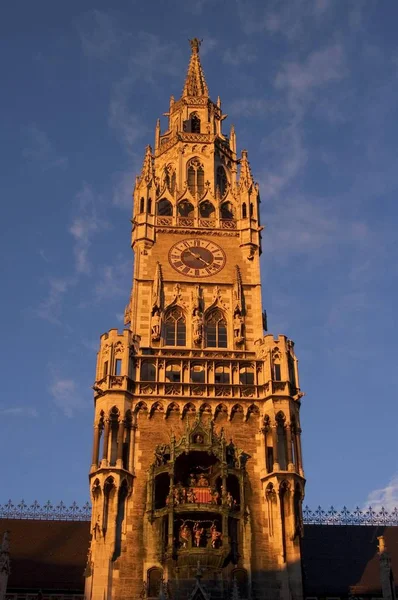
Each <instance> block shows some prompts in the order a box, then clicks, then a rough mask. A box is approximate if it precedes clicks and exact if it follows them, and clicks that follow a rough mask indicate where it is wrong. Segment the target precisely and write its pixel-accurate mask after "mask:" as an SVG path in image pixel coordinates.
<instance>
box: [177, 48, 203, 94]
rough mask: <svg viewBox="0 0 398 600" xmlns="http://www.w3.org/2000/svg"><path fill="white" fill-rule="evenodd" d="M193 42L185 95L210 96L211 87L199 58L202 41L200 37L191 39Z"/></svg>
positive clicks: (183, 92)
mask: <svg viewBox="0 0 398 600" xmlns="http://www.w3.org/2000/svg"><path fill="white" fill-rule="evenodd" d="M189 43H190V44H191V51H192V53H191V58H190V61H189V65H188V72H187V76H186V79H185V84H184V89H183V90H182V95H183V96H208V95H209V89H208V87H207V83H206V79H205V76H204V73H203V69H202V65H201V63H200V58H199V48H200V45H201V43H202V41H201V40H199V39H198V38H193V39H192V40H190V41H189Z"/></svg>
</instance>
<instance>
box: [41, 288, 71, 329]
mask: <svg viewBox="0 0 398 600" xmlns="http://www.w3.org/2000/svg"><path fill="white" fill-rule="evenodd" d="M48 283H49V289H48V294H47V297H46V298H45V299H44V300H43V301H42V302H41V303H40V304H39V306H38V308H36V309H35V310H34V311H33V312H34V313H35V314H36V315H37V316H38V317H40V318H41V319H44V320H45V321H48V322H49V323H53V324H55V325H61V320H60V315H61V308H62V300H63V297H64V296H65V294H66V293H67V292H68V291H69V289H70V288H71V287H73V286H74V285H76V279H75V278H74V277H50V279H49V282H48Z"/></svg>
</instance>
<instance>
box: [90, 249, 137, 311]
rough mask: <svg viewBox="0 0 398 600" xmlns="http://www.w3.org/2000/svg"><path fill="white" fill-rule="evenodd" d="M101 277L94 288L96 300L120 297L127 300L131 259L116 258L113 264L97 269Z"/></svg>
mask: <svg viewBox="0 0 398 600" xmlns="http://www.w3.org/2000/svg"><path fill="white" fill-rule="evenodd" d="M99 271H100V274H101V276H100V277H99V278H98V283H97V285H96V288H95V297H96V299H97V300H104V299H107V298H114V297H115V296H122V297H125V298H126V299H127V296H128V293H129V283H130V284H131V282H132V259H131V260H123V259H122V258H121V257H118V258H117V260H116V261H115V263H114V264H112V265H105V266H104V267H102V268H101V269H99Z"/></svg>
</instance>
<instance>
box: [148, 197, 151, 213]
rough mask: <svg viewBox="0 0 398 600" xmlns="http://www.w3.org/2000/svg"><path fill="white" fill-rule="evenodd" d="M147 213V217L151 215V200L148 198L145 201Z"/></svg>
mask: <svg viewBox="0 0 398 600" xmlns="http://www.w3.org/2000/svg"><path fill="white" fill-rule="evenodd" d="M147 213H148V214H149V215H151V214H152V198H148V200H147Z"/></svg>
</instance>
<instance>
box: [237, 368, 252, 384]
mask: <svg viewBox="0 0 398 600" xmlns="http://www.w3.org/2000/svg"><path fill="white" fill-rule="evenodd" d="M239 383H243V384H244V385H253V384H254V369H253V367H251V366H248V365H244V366H243V367H241V368H240V369H239Z"/></svg>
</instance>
